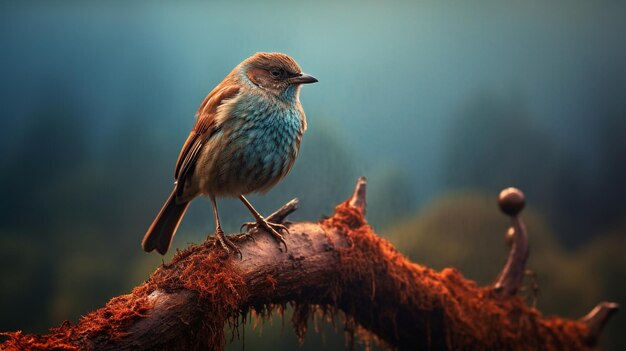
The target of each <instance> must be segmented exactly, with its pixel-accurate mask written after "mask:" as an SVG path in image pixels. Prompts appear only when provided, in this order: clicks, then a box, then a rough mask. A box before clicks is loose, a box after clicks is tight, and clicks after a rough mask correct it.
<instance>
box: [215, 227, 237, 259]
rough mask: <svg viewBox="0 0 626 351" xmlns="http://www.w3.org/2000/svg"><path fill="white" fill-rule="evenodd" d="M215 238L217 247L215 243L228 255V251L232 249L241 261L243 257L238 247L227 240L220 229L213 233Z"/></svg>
mask: <svg viewBox="0 0 626 351" xmlns="http://www.w3.org/2000/svg"><path fill="white" fill-rule="evenodd" d="M215 238H216V239H217V241H216V242H215V245H217V243H218V242H219V243H220V246H222V248H223V249H224V251H226V253H227V254H230V250H231V249H232V250H233V251H235V252H236V253H237V254H239V258H240V259H243V255H242V254H241V250H239V247H238V246H237V245H235V243H233V242H232V241H231V240H230V239H228V238H227V237H226V236H225V235H224V232H223V231H222V230H221V229H218V230H216V231H215Z"/></svg>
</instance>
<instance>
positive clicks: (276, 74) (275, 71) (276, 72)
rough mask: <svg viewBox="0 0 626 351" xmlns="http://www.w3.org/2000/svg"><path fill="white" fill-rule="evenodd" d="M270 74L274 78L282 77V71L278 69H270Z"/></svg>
mask: <svg viewBox="0 0 626 351" xmlns="http://www.w3.org/2000/svg"><path fill="white" fill-rule="evenodd" d="M270 73H271V74H272V76H274V77H280V76H282V75H283V70H282V69H279V68H272V70H271V71H270Z"/></svg>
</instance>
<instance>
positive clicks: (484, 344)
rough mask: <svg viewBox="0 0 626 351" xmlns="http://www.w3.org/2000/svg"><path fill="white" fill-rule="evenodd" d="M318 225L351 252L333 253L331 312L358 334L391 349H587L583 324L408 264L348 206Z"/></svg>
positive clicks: (449, 271)
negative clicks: (338, 312) (375, 335)
mask: <svg viewBox="0 0 626 351" xmlns="http://www.w3.org/2000/svg"><path fill="white" fill-rule="evenodd" d="M322 225H323V226H324V227H327V228H328V229H329V230H334V231H335V232H339V233H341V234H343V235H345V236H346V237H347V239H348V240H349V242H350V244H351V245H350V247H349V248H338V249H337V250H338V251H339V252H340V260H341V264H340V265H339V267H340V275H339V278H338V281H337V283H336V285H337V286H339V287H341V288H340V289H339V288H338V287H337V286H336V287H335V289H338V290H337V291H336V292H335V294H337V297H336V300H337V302H338V304H339V305H341V308H342V309H343V310H344V311H345V312H346V313H348V314H352V315H355V316H356V317H357V320H358V321H359V323H361V324H362V325H363V326H364V327H366V328H368V327H370V329H371V328H372V327H376V328H375V329H377V330H380V329H382V330H384V331H385V332H384V333H383V335H379V336H381V337H382V338H383V339H385V340H386V341H387V342H390V343H391V344H394V345H396V346H398V345H412V348H415V347H417V346H420V345H421V346H424V347H427V348H431V347H432V348H434V349H441V348H445V349H450V350H458V349H499V350H501V349H506V350H528V349H543V350H587V349H589V347H588V346H587V345H585V343H584V340H585V336H586V333H587V328H586V326H585V325H584V324H583V323H581V322H579V321H568V320H563V319H559V318H544V317H543V316H542V315H541V314H540V313H539V312H538V311H537V310H535V309H533V308H531V307H528V306H526V305H525V304H524V303H523V301H522V300H521V299H520V298H517V297H514V298H510V299H498V298H496V297H495V296H492V293H491V289H487V288H481V287H478V286H476V284H475V283H474V282H472V281H469V280H467V279H465V278H464V277H463V276H462V275H461V274H460V273H459V272H458V271H456V270H455V269H453V268H446V269H444V270H442V271H441V272H436V271H434V270H432V269H429V268H426V267H423V266H420V265H418V264H415V263H412V262H410V261H409V260H408V259H407V258H406V257H404V256H403V255H402V254H400V253H399V252H398V251H397V250H396V249H395V248H394V247H393V246H392V245H391V244H390V243H389V242H388V241H386V240H384V239H382V238H381V237H379V236H378V235H376V234H375V233H374V232H373V231H372V229H371V228H370V227H369V226H368V225H367V223H366V221H365V219H364V217H363V213H362V211H361V210H360V209H358V208H354V207H351V206H350V205H349V203H348V202H345V203H343V204H340V205H339V206H337V208H336V210H335V214H334V215H333V216H332V217H330V218H328V219H326V220H325V221H324V222H323V223H322ZM385 277H392V279H387V278H385ZM355 291H358V293H355ZM346 295H348V296H346ZM363 306H377V309H376V315H371V316H368V315H367V313H366V312H365V313H364V311H363ZM398 306H402V307H404V309H406V310H399V309H398ZM407 311H420V314H419V316H412V315H410V314H408V313H407ZM400 319H401V320H400ZM409 320H410V321H412V323H414V325H415V329H414V330H413V331H410V328H409V331H410V332H409V333H408V334H407V333H406V331H404V333H405V334H402V333H403V332H400V331H399V328H398V326H397V324H400V323H402V324H406V323H407V321H409ZM385 325H387V326H388V327H387V328H385ZM400 348H402V346H400Z"/></svg>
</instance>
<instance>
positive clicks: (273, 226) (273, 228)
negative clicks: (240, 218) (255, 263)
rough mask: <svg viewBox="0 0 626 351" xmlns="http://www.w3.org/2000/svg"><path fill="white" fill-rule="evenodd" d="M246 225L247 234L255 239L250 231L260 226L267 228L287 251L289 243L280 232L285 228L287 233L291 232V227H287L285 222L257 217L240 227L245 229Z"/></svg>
mask: <svg viewBox="0 0 626 351" xmlns="http://www.w3.org/2000/svg"><path fill="white" fill-rule="evenodd" d="M244 227H245V228H246V229H247V230H246V233H245V235H246V236H247V237H250V238H252V240H255V241H256V239H255V238H254V236H252V233H250V231H251V230H258V229H259V228H263V229H265V230H266V231H267V232H268V233H270V234H271V235H272V236H273V237H274V239H276V240H277V241H278V242H279V243H282V244H283V245H284V246H285V252H287V243H286V242H285V238H284V237H283V236H282V234H280V233H279V232H278V231H279V230H284V231H285V233H287V234H289V229H287V227H286V226H284V225H283V224H280V223H272V222H268V221H267V220H266V219H265V218H263V217H261V218H259V219H257V221H256V222H247V223H244V224H242V225H241V228H240V229H243V228H244Z"/></svg>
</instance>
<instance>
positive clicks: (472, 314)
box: [0, 179, 617, 350]
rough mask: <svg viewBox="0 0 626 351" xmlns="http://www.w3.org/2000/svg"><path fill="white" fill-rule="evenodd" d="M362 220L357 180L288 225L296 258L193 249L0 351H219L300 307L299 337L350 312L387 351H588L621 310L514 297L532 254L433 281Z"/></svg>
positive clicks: (265, 245) (266, 240) (266, 250)
mask: <svg viewBox="0 0 626 351" xmlns="http://www.w3.org/2000/svg"><path fill="white" fill-rule="evenodd" d="M501 206H502V204H501ZM522 207H523V205H522ZM296 208H297V200H292V201H291V202H290V203H288V204H286V205H285V206H283V207H282V208H281V209H279V210H278V211H277V212H275V213H274V214H272V215H271V216H270V217H268V219H270V220H271V221H274V222H283V220H284V219H285V218H286V216H287V215H288V214H289V213H291V212H293V211H294V210H295V209H296ZM503 210H504V209H503ZM520 210H521V208H520ZM518 212H519V211H517V212H515V214H512V213H509V214H510V215H511V216H516V215H517V213H518ZM364 213H365V180H364V179H360V180H359V182H358V183H357V187H356V189H355V191H354V194H353V195H352V197H351V198H349V199H348V200H347V201H346V202H344V203H342V204H340V205H338V206H337V208H336V210H335V213H334V214H333V216H331V217H330V218H328V219H325V220H323V221H321V222H319V223H312V222H299V223H285V224H286V225H287V226H288V228H289V234H286V235H285V240H286V242H287V246H288V251H287V252H285V251H284V250H281V248H280V246H279V245H278V243H277V242H276V241H274V240H273V239H272V237H271V236H269V235H268V234H267V233H265V232H258V233H251V234H252V235H253V237H254V238H255V239H254V240H252V239H250V238H249V237H246V236H245V235H238V236H234V238H233V240H234V241H235V242H236V243H237V244H238V245H239V247H240V249H241V253H242V258H241V259H240V258H239V256H236V255H227V254H225V253H224V251H223V250H222V249H221V248H219V247H216V246H215V245H214V241H213V240H208V241H207V242H205V243H203V244H199V245H191V246H190V247H188V248H187V249H185V250H182V251H179V252H178V253H177V254H176V256H175V257H174V258H173V260H172V261H171V262H170V263H169V264H167V265H162V266H161V267H159V268H158V269H157V270H156V271H155V272H154V273H153V274H152V276H151V277H150V278H149V280H148V281H147V282H146V283H145V284H143V285H141V286H139V287H136V288H135V289H133V291H132V293H130V294H128V295H123V296H119V297H115V298H113V299H112V300H111V301H109V302H108V303H107V305H106V306H104V307H103V308H101V309H98V310H96V311H93V312H91V313H89V314H88V315H86V316H85V317H83V318H82V319H81V320H80V321H79V323H78V324H76V325H70V323H68V322H65V323H63V324H62V325H61V326H60V327H58V328H53V329H51V330H50V333H49V334H45V335H25V334H22V333H21V332H9V333H2V334H3V335H5V336H6V337H8V339H7V340H6V341H5V342H4V343H2V344H0V349H2V350H14V349H37V350H78V349H80V350H83V349H85V350H92V349H97V350H154V349H198V350H205V349H213V350H222V349H223V348H224V345H225V335H224V326H225V325H229V326H230V327H231V328H234V329H235V330H238V328H239V324H238V323H239V317H240V316H244V317H245V316H246V315H248V312H250V311H252V310H253V311H256V312H259V313H264V312H265V313H266V312H268V311H271V310H273V309H275V308H277V307H280V308H282V306H284V305H285V304H292V305H293V307H294V313H293V317H292V321H293V324H294V328H295V330H296V333H297V334H298V335H299V336H300V337H303V336H304V334H305V332H306V330H307V321H308V320H309V317H311V316H312V314H313V313H317V311H324V313H342V314H343V316H344V318H345V323H346V326H347V327H348V330H351V331H352V337H354V334H355V333H356V334H358V336H359V337H361V338H366V339H372V340H374V341H375V342H378V343H379V344H380V345H382V346H383V347H388V348H390V349H398V350H416V349H420V350H422V349H424V350H460V349H464V350H468V349H480V350H484V349H490V350H528V349H537V350H589V349H594V347H595V343H596V342H597V339H598V336H599V334H600V332H601V330H602V326H603V325H604V324H605V323H606V321H607V320H608V318H609V317H610V315H611V314H612V312H613V311H614V310H615V309H616V308H617V305H615V304H606V303H605V304H602V305H601V306H602V307H599V310H598V311H596V312H595V313H593V311H592V313H590V315H588V316H586V317H585V318H583V319H581V320H578V321H577V320H566V319H561V318H558V317H544V316H542V315H541V313H540V312H539V311H537V310H536V309H534V308H530V307H528V306H526V304H525V303H524V302H523V301H522V299H521V298H519V297H518V296H516V295H515V294H514V292H515V291H516V287H515V286H511V285H510V284H519V282H517V283H515V282H516V281H517V280H516V279H517V278H516V279H506V277H507V274H509V273H506V272H505V271H508V270H510V269H511V267H514V268H515V265H516V264H517V267H516V269H513V271H514V272H517V273H515V274H518V273H519V269H520V265H521V269H522V271H523V265H524V263H525V260H526V256H527V255H520V254H519V252H518V253H516V254H515V255H516V257H523V261H524V262H517V263H516V259H515V258H514V257H513V258H511V257H509V261H507V266H509V268H507V269H505V270H503V273H501V274H500V276H499V277H498V279H497V283H494V285H493V286H487V287H478V286H476V284H475V283H474V282H472V281H469V280H466V279H465V278H463V277H462V276H461V274H460V273H458V272H457V271H456V270H454V269H452V268H447V269H444V270H443V271H441V272H436V271H434V270H432V269H429V268H426V267H423V266H420V265H418V264H416V263H412V262H410V261H409V260H408V259H407V258H405V257H404V256H402V255H401V254H400V253H398V252H397V250H396V249H395V248H394V247H393V246H392V245H391V244H390V243H389V242H387V241H386V240H384V239H382V238H380V237H379V236H377V235H376V234H375V233H374V232H373V231H372V229H371V228H370V227H369V226H368V224H367V222H366V220H365V217H364ZM513 223H514V225H515V226H516V228H517V230H518V232H519V230H522V229H523V226H520V225H519V222H518V221H517V219H516V218H514V219H513ZM520 228H521V229H520ZM523 230H525V229H523ZM516 234H517V233H516ZM524 240H525V233H524ZM519 247H520V246H519V245H517V248H518V249H517V250H518V251H519ZM515 276H516V277H517V276H518V275H515ZM503 282H504V283H503ZM507 282H513V283H507ZM507 284H509V285H507ZM496 285H497V286H496ZM502 291H506V292H510V294H509V293H506V294H504V293H502ZM607 308H608V309H611V310H610V311H609V310H607ZM594 311H595V310H594Z"/></svg>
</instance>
